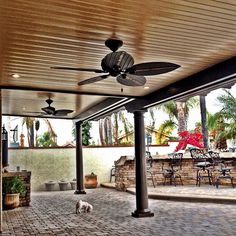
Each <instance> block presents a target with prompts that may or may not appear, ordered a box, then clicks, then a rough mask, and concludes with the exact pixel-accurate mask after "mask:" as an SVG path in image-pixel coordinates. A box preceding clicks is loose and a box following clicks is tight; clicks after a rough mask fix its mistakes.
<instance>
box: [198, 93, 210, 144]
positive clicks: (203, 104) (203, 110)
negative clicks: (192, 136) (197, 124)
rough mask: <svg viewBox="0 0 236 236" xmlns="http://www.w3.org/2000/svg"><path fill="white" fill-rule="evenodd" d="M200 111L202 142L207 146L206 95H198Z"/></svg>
mask: <svg viewBox="0 0 236 236" xmlns="http://www.w3.org/2000/svg"><path fill="white" fill-rule="evenodd" d="M200 111H201V123H202V124H201V127H202V137H203V144H204V147H205V148H208V146H209V145H208V129H207V110H206V96H204V95H200Z"/></svg>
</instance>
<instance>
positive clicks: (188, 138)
mask: <svg viewBox="0 0 236 236" xmlns="http://www.w3.org/2000/svg"><path fill="white" fill-rule="evenodd" d="M179 136H180V137H181V140H180V141H179V144H178V145H177V147H176V148H175V152H177V151H179V150H185V149H186V147H187V145H188V144H191V145H193V146H195V147H198V148H204V145H203V143H202V133H201V132H200V130H199V128H195V130H194V132H192V133H191V132H189V131H187V130H183V131H180V132H179Z"/></svg>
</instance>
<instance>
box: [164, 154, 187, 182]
mask: <svg viewBox="0 0 236 236" xmlns="http://www.w3.org/2000/svg"><path fill="white" fill-rule="evenodd" d="M168 157H169V161H170V162H169V166H168V168H164V163H162V173H163V177H164V182H163V185H165V184H166V180H167V179H170V185H172V183H173V182H174V185H175V186H176V179H179V180H180V183H181V184H182V185H183V181H182V178H181V175H180V174H179V173H177V172H178V171H179V170H181V169H182V159H183V153H170V154H168Z"/></svg>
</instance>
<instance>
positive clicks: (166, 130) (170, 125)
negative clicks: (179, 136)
mask: <svg viewBox="0 0 236 236" xmlns="http://www.w3.org/2000/svg"><path fill="white" fill-rule="evenodd" d="M176 126H177V124H176V123H175V122H174V121H172V120H165V121H164V122H163V123H162V124H161V125H160V126H159V128H158V131H157V136H156V142H157V143H158V144H164V143H166V142H167V141H168V140H169V139H170V138H171V137H170V135H171V133H172V131H173V130H174V129H175V128H176Z"/></svg>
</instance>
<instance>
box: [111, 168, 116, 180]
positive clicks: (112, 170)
mask: <svg viewBox="0 0 236 236" xmlns="http://www.w3.org/2000/svg"><path fill="white" fill-rule="evenodd" d="M115 173H116V167H115V166H112V168H111V170H110V183H111V182H112V178H113V177H114V178H115V177H116V175H115ZM114 181H115V180H114Z"/></svg>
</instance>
